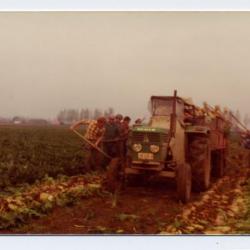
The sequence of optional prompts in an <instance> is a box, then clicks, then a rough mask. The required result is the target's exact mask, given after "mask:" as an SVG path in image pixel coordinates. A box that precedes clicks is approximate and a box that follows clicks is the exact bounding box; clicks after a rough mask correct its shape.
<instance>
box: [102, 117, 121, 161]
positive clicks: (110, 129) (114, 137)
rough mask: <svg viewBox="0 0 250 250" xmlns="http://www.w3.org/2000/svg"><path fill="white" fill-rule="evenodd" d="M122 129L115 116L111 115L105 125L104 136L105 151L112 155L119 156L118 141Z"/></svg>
mask: <svg viewBox="0 0 250 250" xmlns="http://www.w3.org/2000/svg"><path fill="white" fill-rule="evenodd" d="M119 135H120V130H119V127H118V125H117V123H116V122H115V117H114V116H109V118H108V122H107V123H106V125H105V133H104V136H103V148H104V151H105V152H106V153H107V154H108V155H109V156H111V157H116V156H117V142H118V140H119Z"/></svg>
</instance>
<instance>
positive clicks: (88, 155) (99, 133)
mask: <svg viewBox="0 0 250 250" xmlns="http://www.w3.org/2000/svg"><path fill="white" fill-rule="evenodd" d="M105 124H106V119H105V118H104V117H99V118H98V119H97V120H81V121H78V122H76V123H75V124H73V125H72V126H71V127H70V128H71V129H72V130H73V129H76V128H77V127H79V126H80V125H88V127H87V130H86V133H85V135H84V137H85V139H87V140H88V141H89V142H91V143H92V144H94V145H95V146H96V147H98V146H99V144H100V142H101V141H102V139H103V135H104V132H105ZM84 148H85V162H84V163H85V164H84V165H85V168H86V169H87V170H89V171H90V170H96V169H97V168H98V167H100V165H101V156H100V153H99V152H98V151H97V150H96V149H95V148H94V147H92V146H91V145H89V144H84Z"/></svg>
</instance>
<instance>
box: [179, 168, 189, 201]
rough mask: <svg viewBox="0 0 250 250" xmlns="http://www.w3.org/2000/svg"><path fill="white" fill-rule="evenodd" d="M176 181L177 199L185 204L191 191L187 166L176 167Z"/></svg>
mask: <svg viewBox="0 0 250 250" xmlns="http://www.w3.org/2000/svg"><path fill="white" fill-rule="evenodd" d="M176 181H177V194H178V198H179V200H181V201H182V202H183V203H187V202H188V201H189V200H190V198H191V189H192V174H191V167H190V165H189V164H187V163H184V164H180V165H178V168H177V176H176Z"/></svg>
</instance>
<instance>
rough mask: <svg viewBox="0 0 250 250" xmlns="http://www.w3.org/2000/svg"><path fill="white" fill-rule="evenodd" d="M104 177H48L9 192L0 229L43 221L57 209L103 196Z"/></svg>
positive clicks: (1, 199) (1, 205) (0, 211)
mask: <svg viewBox="0 0 250 250" xmlns="http://www.w3.org/2000/svg"><path fill="white" fill-rule="evenodd" d="M100 183H101V177H100V176H98V175H85V176H73V177H70V178H69V177H65V176H61V177H60V178H58V179H53V178H51V177H46V178H45V179H43V180H42V181H37V182H36V183H35V184H33V185H23V186H19V187H16V188H10V187H9V188H6V189H5V190H4V192H2V193H1V195H0V228H1V229H4V228H8V227H11V226H17V225H18V224H20V223H23V222H25V221H26V220H27V219H29V218H33V217H40V216H42V215H43V214H45V213H47V212H48V211H50V210H51V209H52V208H53V207H55V206H65V205H69V204H72V203H74V202H75V201H77V200H79V199H80V198H83V197H90V196H93V195H95V194H98V193H99V192H100V188H101V184H100Z"/></svg>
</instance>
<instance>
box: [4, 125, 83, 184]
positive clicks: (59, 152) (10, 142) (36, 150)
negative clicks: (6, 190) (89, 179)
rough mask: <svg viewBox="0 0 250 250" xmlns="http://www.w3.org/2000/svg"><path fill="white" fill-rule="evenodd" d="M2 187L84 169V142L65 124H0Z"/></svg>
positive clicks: (71, 173) (81, 171)
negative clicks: (44, 125)
mask: <svg viewBox="0 0 250 250" xmlns="http://www.w3.org/2000/svg"><path fill="white" fill-rule="evenodd" d="M0 148H1V150H0V187H2V188H3V187H6V186H9V185H15V184H21V183H33V182H34V181H36V180H40V179H42V178H44V177H45V176H46V175H48V176H51V177H55V176H57V175H60V174H61V175H69V176H70V175H76V174H82V173H83V172H84V166H83V158H84V153H83V150H82V142H81V140H79V138H77V136H75V135H74V134H73V133H72V132H71V131H70V130H69V128H68V127H64V126H56V127H54V126H46V127H43V126H33V127H31V126H0Z"/></svg>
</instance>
